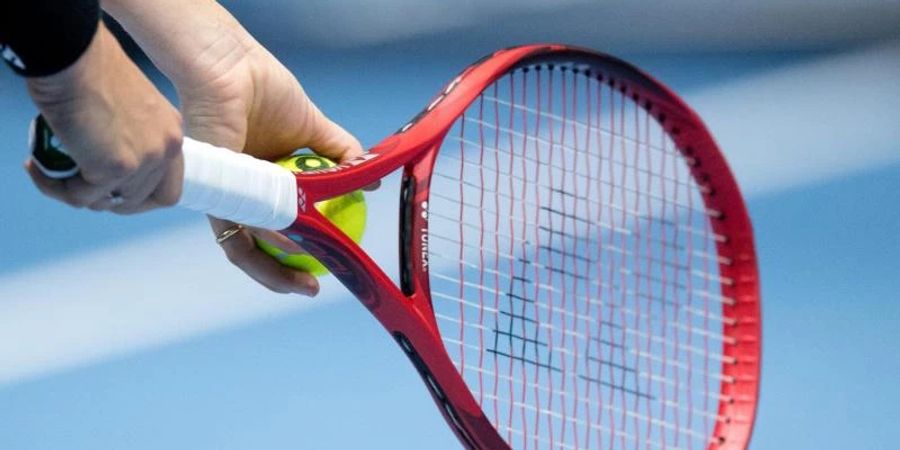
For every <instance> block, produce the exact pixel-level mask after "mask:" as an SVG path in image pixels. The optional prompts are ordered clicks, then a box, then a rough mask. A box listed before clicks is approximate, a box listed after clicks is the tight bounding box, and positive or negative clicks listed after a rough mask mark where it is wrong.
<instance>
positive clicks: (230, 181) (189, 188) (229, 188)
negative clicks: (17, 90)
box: [30, 116, 297, 230]
mask: <svg viewBox="0 0 900 450" xmlns="http://www.w3.org/2000/svg"><path fill="white" fill-rule="evenodd" d="M30 140H31V142H30V147H31V157H32V160H34V161H35V163H36V164H37V167H38V168H39V169H40V170H41V172H43V173H44V175H46V176H48V177H50V178H68V177H71V176H74V175H76V174H77V173H78V165H77V164H76V163H75V161H74V160H72V158H71V157H69V155H68V154H67V153H66V151H65V149H64V148H63V147H62V145H61V144H60V143H59V141H58V140H57V139H56V138H55V137H54V136H53V131H52V130H51V129H50V127H49V125H48V124H47V122H46V121H45V120H44V119H43V117H41V116H38V117H37V118H36V119H35V120H34V121H33V122H32V125H31V133H30ZM182 152H183V154H184V178H183V182H182V190H181V198H180V199H179V200H178V203H177V205H178V206H180V207H183V208H187V209H191V210H193V211H197V212H201V213H205V214H209V215H211V216H214V217H218V218H221V219H227V220H231V221H233V222H237V223H241V224H244V225H249V226H254V227H260V228H265V229H269V230H282V229H285V228H287V227H289V226H290V225H291V224H292V223H294V220H295V219H296V218H297V182H296V178H295V177H294V174H292V173H291V172H290V171H288V170H285V169H284V168H282V167H280V166H278V165H276V164H273V163H270V162H268V161H263V160H260V159H256V158H253V157H252V156H249V155H245V154H243V153H237V152H234V151H231V150H228V149H225V148H221V147H216V146H214V145H211V144H207V143H205V142H201V141H197V140H194V139H191V138H189V137H185V138H184V142H183V143H182Z"/></svg>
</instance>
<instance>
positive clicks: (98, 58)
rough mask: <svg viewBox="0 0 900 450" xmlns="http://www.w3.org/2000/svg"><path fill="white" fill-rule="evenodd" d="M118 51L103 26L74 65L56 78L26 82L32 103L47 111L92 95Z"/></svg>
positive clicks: (56, 75)
mask: <svg viewBox="0 0 900 450" xmlns="http://www.w3.org/2000/svg"><path fill="white" fill-rule="evenodd" d="M117 50H118V51H120V52H121V49H119V47H118V43H117V42H116V41H115V38H114V37H113V36H112V35H111V34H110V32H109V30H108V29H107V28H106V26H105V25H103V24H102V23H101V24H100V26H99V27H98V29H97V32H96V33H95V34H94V37H93V39H92V40H91V43H90V45H88V47H87V49H86V50H85V51H84V53H83V54H82V55H81V56H80V57H79V58H78V59H77V60H76V61H75V62H74V63H73V64H72V65H70V66H69V67H67V68H65V69H63V70H62V71H60V72H57V73H55V74H53V75H48V76H42V77H31V78H28V79H27V85H28V91H29V94H31V98H32V100H33V101H34V103H35V104H36V105H37V106H38V108H39V109H41V110H42V111H44V110H45V109H54V108H55V107H58V106H61V105H65V104H69V103H73V102H75V101H77V99H78V98H82V97H84V96H86V95H92V93H93V92H94V91H96V89H97V85H98V84H99V82H100V81H101V79H102V77H103V76H104V72H105V71H106V69H107V68H108V67H110V66H111V64H110V60H112V59H114V58H115V56H116V55H115V52H116V51H117Z"/></svg>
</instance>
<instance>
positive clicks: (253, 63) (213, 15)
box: [104, 0, 363, 296]
mask: <svg viewBox="0 0 900 450" xmlns="http://www.w3.org/2000/svg"><path fill="white" fill-rule="evenodd" d="M104 5H105V7H106V8H107V10H108V11H109V12H110V14H112V15H113V16H114V17H116V19H118V20H119V22H120V23H121V24H122V25H123V26H124V27H125V29H126V30H128V32H129V33H130V34H131V35H132V36H133V37H134V38H135V40H136V41H137V42H138V43H139V44H140V46H141V48H143V49H144V51H145V52H146V53H147V54H148V56H149V57H150V58H151V59H152V60H153V62H154V63H155V64H156V65H157V67H159V69H160V70H162V72H163V73H165V74H166V76H167V77H168V78H169V79H170V80H171V81H172V82H173V84H174V85H175V87H176V89H177V91H178V96H179V99H180V100H181V104H182V114H183V115H184V121H185V126H186V130H187V132H188V134H190V135H191V136H192V137H194V138H196V139H199V140H203V141H207V142H209V143H212V144H214V145H218V146H221V147H226V148H230V149H233V150H236V151H244V152H246V153H248V154H252V155H254V156H256V157H259V158H264V159H276V158H278V157H281V156H284V155H287V154H289V153H291V152H293V151H294V150H296V149H298V148H304V147H308V148H310V149H312V150H313V151H314V152H316V153H318V154H320V155H322V156H325V157H328V158H330V159H332V160H335V161H343V160H346V159H349V158H353V157H355V156H358V155H360V154H362V153H363V150H362V147H361V146H360V144H359V142H358V141H357V140H356V139H355V138H354V137H353V136H351V135H350V134H349V133H347V132H346V131H345V130H344V129H343V128H341V127H340V126H338V125H337V124H335V123H334V122H332V121H331V120H329V119H328V118H327V117H326V116H325V115H324V114H322V112H321V111H320V110H319V109H318V108H317V107H316V105H315V104H313V102H312V101H311V100H310V99H309V97H307V95H306V93H305V92H304V91H303V88H302V87H301V86H300V83H299V82H298V81H297V79H296V78H295V77H294V76H293V75H292V74H291V73H290V72H289V71H288V70H287V68H285V67H284V66H283V65H282V64H281V63H279V62H278V61H277V60H276V59H275V57H274V56H272V54H270V53H269V52H268V51H267V50H266V49H265V48H263V47H262V46H261V45H260V44H259V43H258V42H256V40H254V39H253V38H252V37H251V36H250V35H249V33H247V31H246V30H245V29H244V28H243V27H242V26H241V25H240V24H239V23H238V22H237V21H236V20H235V19H234V18H233V17H232V16H231V14H229V13H228V12H227V11H226V10H225V9H224V8H222V7H221V6H220V5H218V4H217V3H215V2H213V1H210V0H156V1H153V2H146V1H142V0H108V1H107V2H105V3H104ZM185 11H190V14H185ZM210 225H211V226H212V229H213V232H214V233H215V234H216V236H222V235H223V234H222V233H225V232H226V231H228V230H238V231H237V232H236V233H229V234H230V237H229V238H227V239H225V240H224V241H222V242H221V244H222V248H223V250H224V251H225V253H226V256H227V257H228V259H229V261H231V262H232V263H234V264H235V265H236V266H237V267H239V268H240V269H241V270H243V271H244V272H245V273H247V274H248V275H249V276H250V277H252V278H253V279H254V280H256V281H258V282H259V283H260V284H262V285H263V286H266V287H267V288H269V289H270V290H272V291H275V292H280V293H289V292H294V293H300V294H304V295H310V296H312V295H315V294H316V293H317V292H318V289H319V285H318V281H317V280H316V278H315V277H314V276H312V275H310V274H308V273H305V272H301V271H297V270H294V269H291V268H288V267H285V266H283V265H281V264H280V263H278V262H277V261H276V260H274V259H273V258H271V257H270V256H269V255H267V254H265V253H263V252H262V251H261V250H259V249H258V248H257V246H256V243H255V242H254V239H253V236H254V234H256V235H260V237H263V238H264V239H266V240H268V241H269V242H279V239H278V236H275V233H273V232H269V234H268V235H266V236H262V235H261V234H262V233H265V232H264V231H262V230H248V229H243V228H240V229H238V228H235V227H236V226H237V225H236V224H234V223H232V222H228V221H224V220H219V219H215V218H210ZM285 245H289V244H288V243H285Z"/></svg>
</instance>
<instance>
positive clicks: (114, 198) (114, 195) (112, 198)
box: [106, 191, 125, 206]
mask: <svg viewBox="0 0 900 450" xmlns="http://www.w3.org/2000/svg"><path fill="white" fill-rule="evenodd" d="M106 198H107V199H109V203H111V204H112V205H113V206H119V205H121V204H122V203H125V197H122V194H120V193H118V192H116V191H112V192H110V193H109V194H106Z"/></svg>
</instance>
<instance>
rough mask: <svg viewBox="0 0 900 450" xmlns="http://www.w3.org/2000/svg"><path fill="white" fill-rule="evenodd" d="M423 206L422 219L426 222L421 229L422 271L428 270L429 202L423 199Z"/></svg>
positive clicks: (420, 251) (420, 252)
mask: <svg viewBox="0 0 900 450" xmlns="http://www.w3.org/2000/svg"><path fill="white" fill-rule="evenodd" d="M419 206H420V207H421V208H422V213H421V216H422V220H423V221H424V222H423V223H424V224H425V225H424V226H422V228H420V229H419V257H420V258H421V259H422V272H426V271H428V226H427V224H428V202H427V201H423V202H422V203H421V204H420V205H419Z"/></svg>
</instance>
